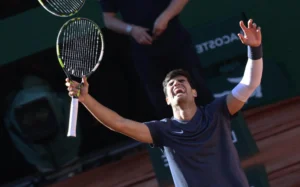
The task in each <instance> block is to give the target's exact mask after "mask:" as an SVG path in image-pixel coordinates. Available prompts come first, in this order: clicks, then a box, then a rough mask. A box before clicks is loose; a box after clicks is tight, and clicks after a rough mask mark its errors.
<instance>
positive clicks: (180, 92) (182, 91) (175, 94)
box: [173, 88, 185, 96]
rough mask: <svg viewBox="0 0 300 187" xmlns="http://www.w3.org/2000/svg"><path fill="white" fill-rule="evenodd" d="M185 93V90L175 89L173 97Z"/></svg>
mask: <svg viewBox="0 0 300 187" xmlns="http://www.w3.org/2000/svg"><path fill="white" fill-rule="evenodd" d="M183 93H185V90H184V88H174V89H173V95H174V96H177V95H181V94H183Z"/></svg>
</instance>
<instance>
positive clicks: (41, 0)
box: [38, 0, 86, 17]
mask: <svg viewBox="0 0 300 187" xmlns="http://www.w3.org/2000/svg"><path fill="white" fill-rule="evenodd" d="M38 2H39V3H40V5H41V6H42V7H43V8H44V9H45V10H47V11H48V12H49V13H51V14H52V15H54V16H58V17H71V16H73V15H75V14H77V13H78V12H79V11H80V10H81V9H82V7H83V5H84V4H85V2H86V0H83V3H82V4H81V6H80V7H79V8H78V9H77V10H76V11H74V12H72V13H70V14H58V13H55V12H53V11H52V10H50V9H49V8H48V7H47V6H46V5H45V3H44V2H43V0H38Z"/></svg>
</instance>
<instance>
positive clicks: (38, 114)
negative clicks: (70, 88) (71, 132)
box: [0, 0, 300, 187]
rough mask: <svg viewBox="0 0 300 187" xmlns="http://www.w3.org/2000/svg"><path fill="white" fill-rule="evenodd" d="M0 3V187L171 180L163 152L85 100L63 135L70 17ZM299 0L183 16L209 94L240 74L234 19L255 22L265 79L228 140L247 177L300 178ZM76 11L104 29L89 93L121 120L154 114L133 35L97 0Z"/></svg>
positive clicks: (287, 182) (30, 3)
mask: <svg viewBox="0 0 300 187" xmlns="http://www.w3.org/2000/svg"><path fill="white" fill-rule="evenodd" d="M0 3H1V11H0V12H1V25H0V26H1V29H0V32H1V35H0V41H1V44H0V46H1V50H0V51H1V59H0V75H1V80H0V81H1V85H2V87H1V92H0V94H1V97H0V100H1V101H0V103H1V105H0V116H1V121H0V147H1V154H0V167H1V170H2V175H1V177H0V186H18V187H19V186H20V187H23V186H24V187H25V186H26V187H27V186H28V187H29V186H30V187H33V186H53V187H60V186H74V187H75V186H78V187H85V186H104V187H110V186H112V187H129V186H130V187H132V186H133V187H142V186H143V187H148V186H149V187H152V186H153V187H156V186H161V187H171V186H173V181H172V178H171V175H170V171H169V168H168V163H167V161H166V159H165V157H164V155H163V154H162V153H161V152H160V151H159V150H154V149H150V148H149V146H148V145H144V144H140V143H138V142H136V141H134V140H131V139H129V138H127V137H125V136H123V135H121V134H118V133H115V132H112V131H110V130H108V129H106V128H105V127H103V126H102V125H101V124H99V122H97V121H96V120H95V119H94V118H93V117H92V116H91V115H90V114H89V113H88V112H87V110H86V109H85V108H84V107H82V106H80V107H79V117H78V137H77V138H67V137H66V131H67V124H68V123H67V122H68V114H69V105H70V98H69V97H68V95H67V91H66V89H65V86H64V81H65V74H64V73H63V71H62V70H61V68H60V66H59V65H58V63H57V57H56V51H55V42H56V36H57V33H58V30H59V29H60V27H61V26H62V24H63V23H64V22H66V21H67V20H68V19H69V18H58V17H55V16H53V15H51V14H49V13H48V12H46V11H45V10H44V9H43V8H42V7H40V5H39V3H38V2H37V1H36V0H26V1H21V0H9V1H1V2H0ZM299 6H300V3H299V2H296V1H291V0H287V1H278V0H274V1H268V0H253V1H242V2H241V1H237V0H227V1H217V2H216V1H205V2H204V1H200V0H198V1H190V2H189V3H188V5H187V6H186V8H185V9H184V10H183V12H182V14H181V16H180V19H181V20H182V22H183V24H184V25H185V26H186V28H187V29H188V30H189V32H190V34H191V36H192V39H193V42H194V44H195V49H196V50H197V53H198V55H199V58H200V61H201V64H199V66H201V67H202V68H203V69H204V75H203V76H204V77H205V79H206V81H207V84H208V86H209V88H210V89H211V90H212V91H213V93H214V97H215V98H217V97H220V96H222V95H223V94H226V93H228V92H229V91H230V90H231V89H232V88H233V87H234V86H235V85H236V84H237V83H238V82H239V80H240V79H241V77H242V75H243V70H244V65H245V62H246V60H247V54H246V52H247V50H246V47H245V46H244V45H242V44H241V42H240V41H239V39H238V38H237V36H236V34H237V33H238V32H240V28H239V25H238V22H239V21H240V20H244V21H245V20H248V19H249V18H253V19H254V20H255V22H256V23H257V24H258V25H259V26H261V28H262V34H263V48H264V74H263V79H262V84H261V86H260V87H259V88H257V89H256V91H255V92H254V93H253V95H252V96H251V98H250V99H249V101H248V103H247V104H246V105H245V107H244V108H243V110H242V111H241V112H240V113H239V114H238V115H237V116H236V117H235V119H234V120H233V122H232V140H233V142H234V144H235V145H236V148H237V150H238V153H239V156H240V159H241V162H242V166H243V168H244V169H245V172H246V174H247V177H248V180H249V183H250V186H253V187H267V186H271V187H296V186H300V149H299V142H300V136H299V134H300V97H299V95H300V84H299V83H300V73H299V69H300V63H299V59H298V55H299V54H298V48H299V42H300V39H299V37H298V36H297V33H299V32H300V26H299V24H298V20H299V18H300V13H299V11H298V7H299ZM76 16H81V17H86V18H89V19H92V20H94V21H95V22H96V23H97V24H99V26H100V27H101V28H102V29H103V34H104V38H105V46H106V47H105V52H104V59H103V60H102V64H101V67H100V68H98V70H97V72H96V73H95V74H93V75H92V77H91V78H90V80H89V82H90V85H93V86H91V88H90V89H91V90H90V92H91V94H92V95H93V96H94V97H95V98H96V99H97V100H98V101H100V102H101V103H102V104H104V105H105V106H107V107H109V108H111V109H112V110H115V111H116V112H118V113H119V114H121V115H122V116H124V117H126V118H130V119H134V120H137V121H141V122H142V121H148V120H151V119H153V118H154V114H153V110H152V108H151V105H150V102H149V100H148V99H147V96H146V94H145V91H144V90H143V86H142V85H141V83H140V80H139V78H138V76H137V73H136V72H135V69H134V66H133V63H132V59H131V56H130V55H129V54H130V51H129V50H130V49H129V47H128V46H129V40H128V38H127V37H126V36H123V35H119V34H116V33H115V32H112V31H110V30H108V29H106V28H105V27H104V24H103V20H102V17H101V9H100V5H99V3H98V2H97V1H96V0H87V2H86V4H85V6H84V7H83V8H82V9H81V11H80V12H79V13H78V14H77V15H76ZM33 129H34V130H33Z"/></svg>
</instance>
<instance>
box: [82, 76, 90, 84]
mask: <svg viewBox="0 0 300 187" xmlns="http://www.w3.org/2000/svg"><path fill="white" fill-rule="evenodd" d="M81 81H82V84H83V86H88V85H89V83H88V81H87V77H86V76H83V77H82V80H81Z"/></svg>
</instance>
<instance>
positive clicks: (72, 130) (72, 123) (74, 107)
mask: <svg viewBox="0 0 300 187" xmlns="http://www.w3.org/2000/svg"><path fill="white" fill-rule="evenodd" d="M77 114H78V99H77V98H73V97H72V102H71V108H70V116H69V128H68V134H67V136H68V137H70V136H73V137H76V126H77Z"/></svg>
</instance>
